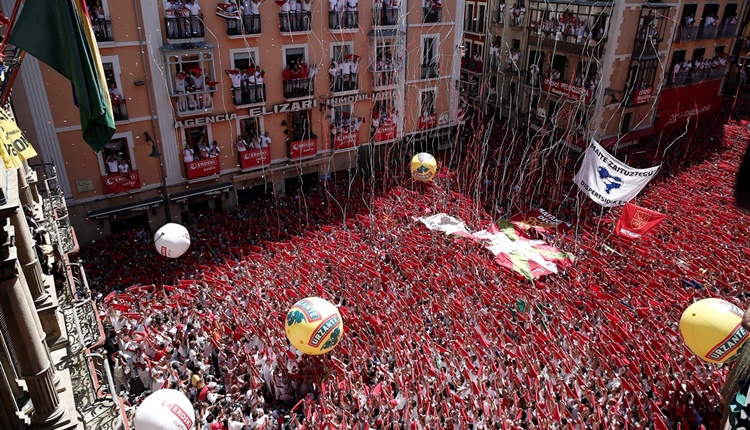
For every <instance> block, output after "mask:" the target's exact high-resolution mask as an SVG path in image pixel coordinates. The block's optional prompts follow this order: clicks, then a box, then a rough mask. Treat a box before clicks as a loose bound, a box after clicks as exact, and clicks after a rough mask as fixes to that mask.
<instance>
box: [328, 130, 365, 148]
mask: <svg viewBox="0 0 750 430" xmlns="http://www.w3.org/2000/svg"><path fill="white" fill-rule="evenodd" d="M358 143H359V133H357V132H353V133H338V134H336V135H335V136H334V138H333V148H334V149H344V148H351V147H353V146H357V144H358Z"/></svg>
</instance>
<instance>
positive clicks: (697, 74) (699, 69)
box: [671, 55, 727, 85]
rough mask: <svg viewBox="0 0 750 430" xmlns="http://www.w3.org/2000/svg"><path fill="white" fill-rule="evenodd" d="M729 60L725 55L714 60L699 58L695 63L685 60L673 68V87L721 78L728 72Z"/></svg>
mask: <svg viewBox="0 0 750 430" xmlns="http://www.w3.org/2000/svg"><path fill="white" fill-rule="evenodd" d="M726 65H727V59H726V57H725V56H723V55H715V56H714V57H713V58H698V59H695V60H693V61H690V60H684V61H681V62H678V63H675V65H674V66H673V67H672V76H671V83H672V85H685V84H687V83H691V82H698V81H702V80H704V79H715V78H720V77H721V76H723V75H724V72H725V71H726Z"/></svg>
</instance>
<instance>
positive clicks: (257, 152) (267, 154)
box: [239, 148, 271, 169]
mask: <svg viewBox="0 0 750 430" xmlns="http://www.w3.org/2000/svg"><path fill="white" fill-rule="evenodd" d="M239 154H240V166H242V168H243V169H252V168H254V167H260V166H266V165H268V164H271V150H270V148H256V149H250V150H247V151H242V152H240V153H239Z"/></svg>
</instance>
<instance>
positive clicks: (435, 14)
mask: <svg viewBox="0 0 750 430" xmlns="http://www.w3.org/2000/svg"><path fill="white" fill-rule="evenodd" d="M442 20H443V8H442V7H440V6H434V5H433V6H431V7H427V8H422V22H425V23H430V22H440V21H442Z"/></svg>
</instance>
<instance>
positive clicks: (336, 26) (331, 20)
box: [328, 10, 359, 30]
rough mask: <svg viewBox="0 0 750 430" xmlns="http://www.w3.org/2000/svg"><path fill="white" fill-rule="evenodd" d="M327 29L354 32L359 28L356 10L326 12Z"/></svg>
mask: <svg viewBox="0 0 750 430" xmlns="http://www.w3.org/2000/svg"><path fill="white" fill-rule="evenodd" d="M328 28H330V29H331V30H354V29H358V28H359V13H358V12H357V11H356V10H347V11H341V12H334V11H329V12H328Z"/></svg>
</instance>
